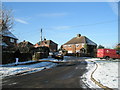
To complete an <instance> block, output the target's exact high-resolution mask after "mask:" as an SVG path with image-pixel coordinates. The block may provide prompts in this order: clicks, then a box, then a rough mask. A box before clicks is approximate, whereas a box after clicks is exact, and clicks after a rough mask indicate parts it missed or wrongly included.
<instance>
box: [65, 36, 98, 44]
mask: <svg viewBox="0 0 120 90" xmlns="http://www.w3.org/2000/svg"><path fill="white" fill-rule="evenodd" d="M79 43H86V44H88V45H97V44H96V43H94V42H93V41H91V40H90V39H88V38H87V37H85V36H80V37H74V38H72V39H71V40H69V41H68V42H67V43H65V44H64V45H67V44H79Z"/></svg>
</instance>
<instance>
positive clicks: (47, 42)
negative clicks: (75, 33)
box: [37, 40, 57, 45]
mask: <svg viewBox="0 0 120 90" xmlns="http://www.w3.org/2000/svg"><path fill="white" fill-rule="evenodd" d="M43 42H46V44H48V45H50V44H53V43H54V44H57V43H55V42H53V41H52V40H44V41H43ZM40 43H41V41H40V42H38V43H37V44H38V45H40Z"/></svg>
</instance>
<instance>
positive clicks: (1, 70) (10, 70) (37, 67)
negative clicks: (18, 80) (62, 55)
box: [0, 61, 56, 78]
mask: <svg viewBox="0 0 120 90" xmlns="http://www.w3.org/2000/svg"><path fill="white" fill-rule="evenodd" d="M29 62H30V61H29ZM22 63H25V62H22ZM55 65H56V64H55V63H52V62H40V63H36V64H30V65H18V66H10V67H0V78H4V77H6V76H10V75H15V74H18V73H21V72H25V71H27V73H24V74H28V73H32V72H37V71H41V70H43V69H46V68H51V67H54V66H55ZM6 66H7V65H6ZM28 71H29V72H28Z"/></svg>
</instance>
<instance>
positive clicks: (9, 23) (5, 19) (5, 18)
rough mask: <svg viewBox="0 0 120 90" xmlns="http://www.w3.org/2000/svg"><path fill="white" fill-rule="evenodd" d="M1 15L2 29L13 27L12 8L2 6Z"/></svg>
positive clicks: (0, 24)
mask: <svg viewBox="0 0 120 90" xmlns="http://www.w3.org/2000/svg"><path fill="white" fill-rule="evenodd" d="M0 13H1V17H0V27H1V31H4V30H10V29H11V28H12V27H13V23H14V18H13V15H12V10H9V9H5V8H4V7H2V8H1V9H0Z"/></svg>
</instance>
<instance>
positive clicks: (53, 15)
mask: <svg viewBox="0 0 120 90" xmlns="http://www.w3.org/2000/svg"><path fill="white" fill-rule="evenodd" d="M66 15H67V13H41V14H39V16H42V17H59V16H66Z"/></svg>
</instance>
